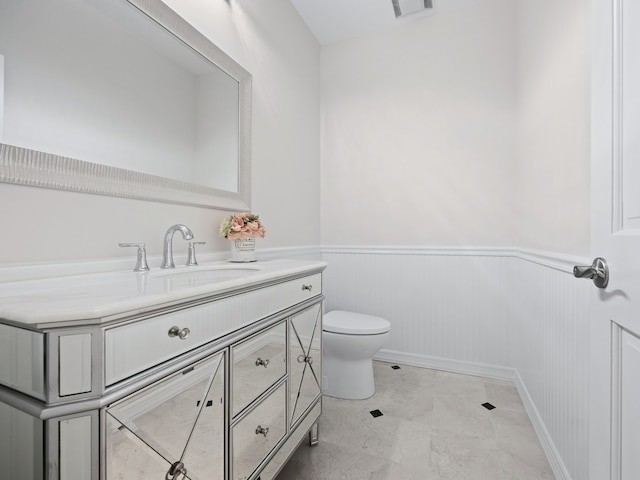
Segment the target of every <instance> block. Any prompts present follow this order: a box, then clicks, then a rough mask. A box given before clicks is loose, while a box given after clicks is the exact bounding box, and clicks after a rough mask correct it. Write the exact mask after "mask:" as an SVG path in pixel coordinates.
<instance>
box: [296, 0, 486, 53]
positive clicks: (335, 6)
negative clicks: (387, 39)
mask: <svg viewBox="0 0 640 480" xmlns="http://www.w3.org/2000/svg"><path fill="white" fill-rule="evenodd" d="M477 1H479V0H433V9H430V10H424V11H423V12H420V13H414V14H412V15H408V16H406V17H400V18H396V16H395V14H394V12H393V5H392V3H391V0H291V3H292V4H293V6H294V7H295V8H296V10H298V13H300V16H301V17H302V19H303V20H304V21H305V23H306V24H307V26H308V27H309V29H310V30H311V32H312V33H313V34H314V35H315V37H316V38H317V39H318V42H320V44H321V45H327V44H330V43H334V42H338V41H340V40H345V39H348V38H354V37H359V36H361V35H364V34H367V33H371V32H374V31H377V30H383V29H386V28H390V27H393V26H397V25H400V24H402V23H405V22H411V21H414V20H417V19H419V18H423V17H426V16H430V15H436V14H437V13H439V12H443V11H445V10H450V9H452V8H457V7H460V6H463V5H467V4H469V3H474V2H477Z"/></svg>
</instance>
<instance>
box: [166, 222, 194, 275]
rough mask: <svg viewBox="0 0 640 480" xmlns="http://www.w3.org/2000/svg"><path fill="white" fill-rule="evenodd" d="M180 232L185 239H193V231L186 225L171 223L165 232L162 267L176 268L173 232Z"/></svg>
mask: <svg viewBox="0 0 640 480" xmlns="http://www.w3.org/2000/svg"><path fill="white" fill-rule="evenodd" d="M176 232H180V233H181V234H182V238H183V239H185V240H193V232H192V231H191V230H190V229H189V227H187V226H186V225H182V224H181V223H178V224H176V225H171V226H170V227H169V229H168V230H167V233H165V234H164V243H163V247H162V264H161V265H160V268H175V264H174V263H173V234H174V233H176Z"/></svg>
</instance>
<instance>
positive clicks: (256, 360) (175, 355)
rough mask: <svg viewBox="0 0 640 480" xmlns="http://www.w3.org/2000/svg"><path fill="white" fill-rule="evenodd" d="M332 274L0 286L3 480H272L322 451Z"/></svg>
mask: <svg viewBox="0 0 640 480" xmlns="http://www.w3.org/2000/svg"><path fill="white" fill-rule="evenodd" d="M325 266H326V264H325V263H324V262H320V261H295V260H267V261H261V262H257V263H255V264H251V265H250V266H249V265H240V264H229V263H226V262H214V263H210V264H203V265H200V266H197V267H178V268H176V269H175V270H174V271H160V270H158V271H154V270H151V271H149V272H110V273H97V274H88V275H76V276H68V277H60V278H43V279H36V280H24V281H19V282H12V283H3V284H0V469H1V474H0V477H2V478H7V479H9V478H11V479H12V480H160V479H166V480H185V479H191V480H205V479H206V480H255V479H260V480H269V479H272V478H274V477H275V476H276V475H277V473H278V472H279V471H280V469H281V468H282V466H283V465H284V463H285V462H286V460H287V459H288V458H289V456H290V455H291V454H292V453H293V451H294V450H295V448H296V447H297V446H298V445H299V444H300V442H302V441H303V440H304V439H305V438H307V436H308V439H309V441H310V442H311V443H312V444H313V443H316V442H317V441H318V430H317V420H318V417H319V416H320V412H321V408H322V407H321V387H320V385H321V378H322V372H321V369H322V361H321V360H322V359H321V351H322V350H321V338H322V301H323V296H322V271H323V270H324V268H325Z"/></svg>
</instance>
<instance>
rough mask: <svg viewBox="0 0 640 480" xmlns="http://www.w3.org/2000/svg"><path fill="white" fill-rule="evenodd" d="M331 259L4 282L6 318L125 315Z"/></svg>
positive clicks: (0, 312) (0, 293)
mask: <svg viewBox="0 0 640 480" xmlns="http://www.w3.org/2000/svg"><path fill="white" fill-rule="evenodd" d="M326 266H327V264H326V262H322V261H308V260H284V259H283V260H260V261H258V262H255V263H246V264H234V263H229V262H211V263H203V264H201V265H198V266H195V267H184V266H180V267H176V268H175V269H173V270H160V269H157V268H156V269H153V270H151V271H149V272H132V271H117V272H107V273H95V274H87V275H74V276H67V277H59V278H46V279H39V280H26V281H19V282H11V283H3V284H0V319H3V320H4V321H8V322H10V323H13V324H24V325H25V326H29V327H32V328H34V327H35V328H40V327H46V326H47V324H51V326H54V324H56V325H55V326H60V325H58V324H67V323H69V324H73V323H78V322H79V321H82V323H86V324H96V323H101V322H104V321H108V320H111V319H114V318H118V317H120V316H124V315H130V314H137V313H141V312H144V311H146V310H152V309H154V308H157V307H160V306H165V305H170V304H175V303H179V302H181V301H186V300H189V299H194V298H199V297H204V296H207V295H214V294H217V293H225V292H229V291H232V290H236V289H241V288H244V287H251V286H253V285H258V284H261V283H267V282H271V281H276V280H278V279H280V278H285V277H289V276H295V275H301V274H304V273H307V272H309V273H310V272H313V271H321V270H323V269H324V268H325V267H326Z"/></svg>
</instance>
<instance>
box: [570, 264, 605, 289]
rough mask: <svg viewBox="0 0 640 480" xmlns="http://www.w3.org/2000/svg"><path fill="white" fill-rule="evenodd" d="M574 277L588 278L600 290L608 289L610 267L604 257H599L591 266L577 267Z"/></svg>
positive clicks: (574, 270) (574, 268) (574, 269)
mask: <svg viewBox="0 0 640 480" xmlns="http://www.w3.org/2000/svg"><path fill="white" fill-rule="evenodd" d="M573 276H574V277H576V278H588V279H590V280H593V283H594V284H595V286H596V287H598V288H606V286H607V285H608V284H609V266H608V265H607V261H606V260H605V259H604V258H602V257H597V258H595V259H594V260H593V263H592V264H591V265H589V266H585V265H576V266H575V267H573Z"/></svg>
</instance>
